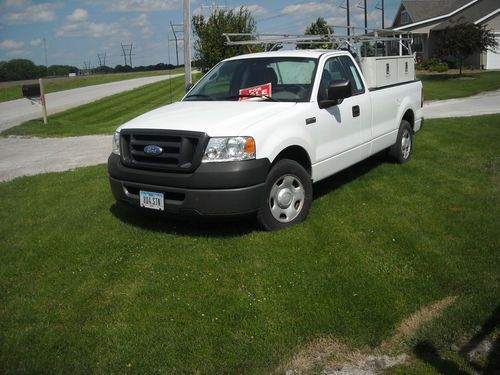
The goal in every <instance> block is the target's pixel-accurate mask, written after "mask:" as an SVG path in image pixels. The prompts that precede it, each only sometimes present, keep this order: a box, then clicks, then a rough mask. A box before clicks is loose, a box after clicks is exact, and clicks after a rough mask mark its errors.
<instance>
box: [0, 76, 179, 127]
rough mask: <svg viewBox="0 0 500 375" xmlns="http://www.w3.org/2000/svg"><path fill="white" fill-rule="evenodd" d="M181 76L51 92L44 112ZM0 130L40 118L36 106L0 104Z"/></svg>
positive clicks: (25, 102)
mask: <svg viewBox="0 0 500 375" xmlns="http://www.w3.org/2000/svg"><path fill="white" fill-rule="evenodd" d="M181 75H183V74H172V75H161V76H154V77H144V78H134V79H128V80H125V81H118V82H110V83H104V84H102V85H94V86H87V87H81V88H78V89H71V90H65V91H59V92H53V93H50V94H47V95H46V96H45V100H46V101H47V111H48V113H49V115H50V114H53V113H56V112H61V111H64V110H66V109H69V108H73V107H76V106H79V105H82V104H86V103H90V102H93V101H95V100H98V99H101V98H104V97H105V96H109V95H114V94H118V93H120V92H123V91H127V90H132V89H135V88H137V87H140V86H144V85H147V84H149V83H154V82H158V81H162V80H165V79H169V78H174V77H178V76H181ZM0 114H1V115H0V131H2V130H5V129H8V128H11V127H13V126H16V125H19V124H20V123H22V122H24V121H28V120H32V119H35V118H40V117H42V112H41V109H40V107H39V106H37V105H34V104H31V102H30V101H29V100H27V99H17V100H10V101H8V102H3V103H0Z"/></svg>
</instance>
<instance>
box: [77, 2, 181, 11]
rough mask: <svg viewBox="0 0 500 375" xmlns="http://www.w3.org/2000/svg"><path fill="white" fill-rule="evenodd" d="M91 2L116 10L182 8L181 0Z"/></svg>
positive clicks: (166, 9)
mask: <svg viewBox="0 0 500 375" xmlns="http://www.w3.org/2000/svg"><path fill="white" fill-rule="evenodd" d="M87 3H89V4H101V5H104V6H106V8H107V9H108V10H110V11H114V12H141V13H143V12H161V11H169V10H176V9H180V7H181V5H182V1H181V0H114V1H109V0H87Z"/></svg>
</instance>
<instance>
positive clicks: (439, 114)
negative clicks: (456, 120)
mask: <svg viewBox="0 0 500 375" xmlns="http://www.w3.org/2000/svg"><path fill="white" fill-rule="evenodd" d="M492 113H500V90H498V91H489V92H485V93H482V94H479V95H475V96H469V97H468V98H460V99H449V100H434V101H430V102H426V103H424V117H425V118H426V119H431V118H445V117H467V116H479V115H489V114H492Z"/></svg>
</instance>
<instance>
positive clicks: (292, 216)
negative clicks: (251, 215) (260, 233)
mask: <svg viewBox="0 0 500 375" xmlns="http://www.w3.org/2000/svg"><path fill="white" fill-rule="evenodd" d="M311 203H312V182H311V176H310V175H309V173H307V171H306V170H305V169H304V167H302V165H300V164H299V163H297V162H296V161H294V160H290V159H282V160H279V161H278V162H277V163H276V164H275V165H274V166H273V167H272V168H271V171H270V172H269V174H268V175H267V178H266V192H265V195H264V199H263V202H262V204H261V206H260V209H259V211H258V213H257V219H258V221H259V223H260V224H261V225H262V227H263V228H264V229H266V230H278V229H283V228H287V227H289V226H292V225H295V224H298V223H301V222H302V221H304V220H305V218H306V217H307V215H308V213H309V209H310V208H311Z"/></svg>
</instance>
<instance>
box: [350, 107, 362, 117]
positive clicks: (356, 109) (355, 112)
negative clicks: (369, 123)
mask: <svg viewBox="0 0 500 375" xmlns="http://www.w3.org/2000/svg"><path fill="white" fill-rule="evenodd" d="M360 112H361V111H360V109H359V105H355V106H354V107H352V117H358V116H359V114H360Z"/></svg>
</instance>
